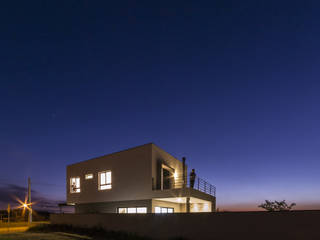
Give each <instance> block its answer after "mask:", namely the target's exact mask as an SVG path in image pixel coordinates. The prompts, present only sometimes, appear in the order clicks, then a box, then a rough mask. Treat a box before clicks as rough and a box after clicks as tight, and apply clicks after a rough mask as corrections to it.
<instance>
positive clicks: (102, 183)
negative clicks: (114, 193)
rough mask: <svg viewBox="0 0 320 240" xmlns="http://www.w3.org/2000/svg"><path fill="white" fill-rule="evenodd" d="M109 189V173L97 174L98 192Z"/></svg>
mask: <svg viewBox="0 0 320 240" xmlns="http://www.w3.org/2000/svg"><path fill="white" fill-rule="evenodd" d="M106 189H111V171H104V172H99V190H106Z"/></svg>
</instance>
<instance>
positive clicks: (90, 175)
mask: <svg viewBox="0 0 320 240" xmlns="http://www.w3.org/2000/svg"><path fill="white" fill-rule="evenodd" d="M92 178H93V174H92V173H88V174H86V176H85V179H92Z"/></svg>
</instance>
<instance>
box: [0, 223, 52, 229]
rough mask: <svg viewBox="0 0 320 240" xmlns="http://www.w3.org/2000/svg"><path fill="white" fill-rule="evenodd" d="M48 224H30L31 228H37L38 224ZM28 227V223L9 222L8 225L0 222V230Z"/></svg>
mask: <svg viewBox="0 0 320 240" xmlns="http://www.w3.org/2000/svg"><path fill="white" fill-rule="evenodd" d="M48 223H49V222H33V223H31V227H34V226H37V225H39V224H48ZM25 226H29V223H28V222H11V223H10V224H9V223H4V222H0V228H8V227H25Z"/></svg>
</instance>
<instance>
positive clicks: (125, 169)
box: [66, 143, 215, 213]
mask: <svg viewBox="0 0 320 240" xmlns="http://www.w3.org/2000/svg"><path fill="white" fill-rule="evenodd" d="M162 164H163V165H165V166H167V167H168V168H170V169H174V172H175V173H176V175H177V179H176V180H177V181H180V183H181V181H182V179H183V178H182V176H183V164H182V162H181V161H179V160H178V159H176V158H174V157H173V156H172V155H170V154H169V153H167V152H165V151H163V150H162V149H160V148H159V147H157V146H156V145H154V144H152V143H150V144H145V145H142V146H139V147H135V148H131V149H128V150H124V151H121V152H117V153H113V154H109V155H105V156H102V157H98V158H94V159H90V160H87V161H83V162H80V163H76V164H72V165H69V166H67V174H66V178H67V179H66V190H67V192H66V196H67V203H69V204H75V210H76V213H97V212H101V213H116V212H117V211H116V210H117V208H118V207H147V211H148V213H152V212H154V207H155V206H159V207H173V208H174V211H175V212H177V213H178V212H185V211H186V207H185V204H179V203H174V202H169V201H160V200H161V198H177V197H195V198H199V199H203V200H207V201H210V202H212V210H213V211H214V210H215V197H213V196H211V195H208V194H205V193H203V192H200V191H198V190H195V189H190V188H182V185H181V184H180V186H178V188H174V189H165V190H161V189H159V188H158V187H159V186H160V185H161V171H160V170H161V168H162V167H161V166H162ZM102 171H111V175H112V177H111V178H112V182H111V185H112V187H111V189H106V190H99V175H98V174H99V172H102ZM86 174H93V178H92V179H85V175H86ZM185 174H187V167H185ZM74 177H80V192H77V193H70V178H74ZM175 187H177V186H175ZM156 198H158V199H157V200H156ZM160 204H161V205H160ZM210 207H211V206H210ZM192 209H193V207H192V206H191V211H192Z"/></svg>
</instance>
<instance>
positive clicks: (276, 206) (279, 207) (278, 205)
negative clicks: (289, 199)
mask: <svg viewBox="0 0 320 240" xmlns="http://www.w3.org/2000/svg"><path fill="white" fill-rule="evenodd" d="M294 206H296V204H295V203H291V204H290V205H288V204H287V203H286V200H283V201H280V202H278V201H274V202H272V201H268V200H265V203H263V204H260V205H259V206H258V207H260V208H263V209H265V210H267V211H269V212H275V211H290V210H291V209H292V208H293V207H294Z"/></svg>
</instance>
